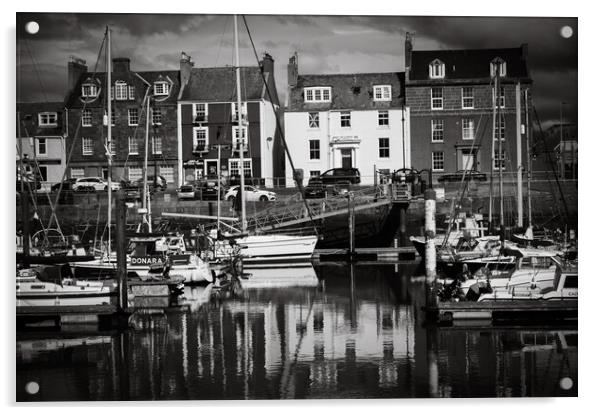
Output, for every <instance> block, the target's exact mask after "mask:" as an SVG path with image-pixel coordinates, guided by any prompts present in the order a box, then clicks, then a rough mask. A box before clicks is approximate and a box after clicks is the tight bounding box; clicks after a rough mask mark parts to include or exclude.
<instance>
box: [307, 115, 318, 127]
mask: <svg viewBox="0 0 602 415" xmlns="http://www.w3.org/2000/svg"><path fill="white" fill-rule="evenodd" d="M309 128H320V113H319V112H310V113H309Z"/></svg>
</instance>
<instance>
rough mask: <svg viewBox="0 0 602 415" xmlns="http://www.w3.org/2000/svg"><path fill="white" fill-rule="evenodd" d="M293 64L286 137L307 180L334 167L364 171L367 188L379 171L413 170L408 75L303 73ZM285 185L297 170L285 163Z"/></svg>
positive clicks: (292, 60)
mask: <svg viewBox="0 0 602 415" xmlns="http://www.w3.org/2000/svg"><path fill="white" fill-rule="evenodd" d="M297 65H298V62H297V57H296V56H294V57H292V58H291V59H290V60H289V68H288V82H289V96H288V105H287V107H286V110H285V113H284V131H285V132H284V135H285V138H286V142H287V145H288V148H289V151H290V153H291V157H292V159H293V164H294V166H295V168H296V169H302V170H303V182H304V183H307V181H308V178H309V177H310V176H315V175H320V174H322V173H324V172H325V171H327V170H329V169H332V168H335V167H355V168H357V169H359V171H360V174H361V183H362V184H372V183H373V182H374V172H375V170H380V171H381V172H383V171H385V172H386V171H388V172H393V171H395V170H397V169H400V168H402V167H410V165H411V160H410V113H409V108H406V107H405V106H404V74H403V72H389V73H364V74H337V75H298V66H297ZM286 184H287V186H293V185H294V181H293V172H292V170H291V166H290V165H289V164H288V163H287V164H286Z"/></svg>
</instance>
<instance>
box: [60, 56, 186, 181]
mask: <svg viewBox="0 0 602 415" xmlns="http://www.w3.org/2000/svg"><path fill="white" fill-rule="evenodd" d="M106 84H107V74H106V72H89V71H88V68H87V66H86V64H85V62H84V61H81V60H79V59H74V58H72V60H71V61H70V62H69V65H68V89H69V92H68V94H67V98H66V110H65V118H66V120H67V121H66V125H67V130H66V134H67V151H68V154H69V153H70V154H71V156H70V159H69V175H70V177H84V176H101V177H104V178H107V177H108V167H107V156H106V154H107V152H108V149H107V148H106V140H107V123H108V117H107V114H106V107H107V105H106V99H107V91H109V92H110V93H109V95H110V97H111V100H112V111H111V112H112V114H111V117H110V118H111V123H112V129H111V137H112V140H111V141H112V148H111V153H112V160H113V168H112V176H111V177H112V179H113V180H123V179H125V180H132V181H134V180H138V179H140V178H141V177H142V174H143V173H142V170H143V164H144V155H145V137H146V119H147V117H146V112H147V109H146V104H145V96H147V95H148V96H149V97H150V110H149V117H148V118H149V120H150V123H149V137H148V168H149V175H153V174H154V172H156V173H157V174H159V175H162V176H163V177H165V179H166V180H167V183H177V182H178V170H179V169H178V124H177V98H178V93H179V91H180V72H179V71H178V70H171V71H170V70H165V71H149V72H138V71H133V70H131V69H130V59H129V58H114V59H113V66H112V73H111V85H110V89H107V87H106ZM71 146H73V150H71Z"/></svg>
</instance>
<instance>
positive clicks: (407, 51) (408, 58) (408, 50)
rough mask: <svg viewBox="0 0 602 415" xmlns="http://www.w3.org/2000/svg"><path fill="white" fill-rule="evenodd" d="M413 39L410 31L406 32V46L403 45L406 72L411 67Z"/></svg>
mask: <svg viewBox="0 0 602 415" xmlns="http://www.w3.org/2000/svg"><path fill="white" fill-rule="evenodd" d="M413 47H414V46H413V39H412V34H411V33H410V32H406V47H405V58H406V72H409V71H410V70H411V69H412V50H413Z"/></svg>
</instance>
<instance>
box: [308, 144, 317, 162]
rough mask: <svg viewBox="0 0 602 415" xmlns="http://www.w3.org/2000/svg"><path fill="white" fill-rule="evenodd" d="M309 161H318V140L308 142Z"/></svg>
mask: <svg viewBox="0 0 602 415" xmlns="http://www.w3.org/2000/svg"><path fill="white" fill-rule="evenodd" d="M309 159H310V160H319V159H320V140H309Z"/></svg>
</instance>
